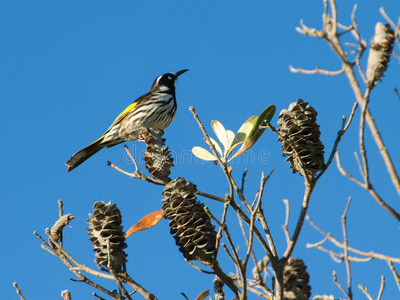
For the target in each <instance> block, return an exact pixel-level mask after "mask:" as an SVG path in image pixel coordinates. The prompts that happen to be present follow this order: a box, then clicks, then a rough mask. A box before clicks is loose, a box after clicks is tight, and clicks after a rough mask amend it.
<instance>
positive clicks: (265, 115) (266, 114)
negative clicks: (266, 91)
mask: <svg viewBox="0 0 400 300" xmlns="http://www.w3.org/2000/svg"><path fill="white" fill-rule="evenodd" d="M275 110H276V107H275V105H270V106H268V107H267V108H266V109H264V110H263V112H262V113H261V114H260V115H259V116H258V118H257V119H256V122H255V123H254V126H253V128H252V129H251V131H250V133H249V134H248V135H247V136H246V139H245V140H244V142H243V144H242V146H241V147H240V148H239V150H238V151H237V152H236V153H235V155H233V156H232V158H231V159H233V158H235V157H237V156H239V155H240V154H242V153H244V152H246V151H247V150H249V149H250V148H251V147H252V146H253V145H254V144H255V143H256V142H257V140H258V139H259V138H260V137H261V135H262V134H263V133H264V131H265V128H260V126H261V125H265V122H270V121H271V119H272V117H273V116H274V114H275Z"/></svg>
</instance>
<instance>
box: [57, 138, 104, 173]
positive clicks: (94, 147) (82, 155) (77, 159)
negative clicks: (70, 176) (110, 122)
mask: <svg viewBox="0 0 400 300" xmlns="http://www.w3.org/2000/svg"><path fill="white" fill-rule="evenodd" d="M103 137H104V136H102V137H101V138H99V139H98V140H97V141H94V142H93V143H91V144H90V145H89V146H87V147H85V148H83V149H82V150H79V151H78V152H76V153H75V154H74V155H72V156H71V158H70V159H69V160H68V161H67V162H66V163H65V164H66V165H67V166H68V169H67V172H70V171H72V170H73V169H75V168H76V167H77V166H79V165H80V164H81V163H83V162H84V161H85V160H87V159H88V158H89V157H91V156H92V155H94V154H96V153H97V152H99V151H100V150H101V149H103V148H104V147H106V145H102V144H101V142H102V141H103Z"/></svg>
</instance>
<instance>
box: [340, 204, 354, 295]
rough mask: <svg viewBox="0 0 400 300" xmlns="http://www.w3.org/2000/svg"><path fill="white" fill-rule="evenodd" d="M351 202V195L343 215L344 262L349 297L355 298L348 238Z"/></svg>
mask: <svg viewBox="0 0 400 300" xmlns="http://www.w3.org/2000/svg"><path fill="white" fill-rule="evenodd" d="M350 203H351V197H349V200H348V202H347V205H346V209H345V210H344V213H343V215H342V230H343V245H344V262H345V264H346V272H347V291H348V293H347V294H348V295H349V299H352V298H353V292H352V290H351V268H350V261H349V257H348V256H349V249H348V247H349V245H348V244H349V241H348V239H347V228H346V219H347V212H348V210H349V207H350Z"/></svg>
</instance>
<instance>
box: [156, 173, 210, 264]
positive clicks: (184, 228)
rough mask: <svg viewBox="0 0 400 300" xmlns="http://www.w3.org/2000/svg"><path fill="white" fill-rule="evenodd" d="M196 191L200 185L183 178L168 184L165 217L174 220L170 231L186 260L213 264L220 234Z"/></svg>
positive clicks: (170, 223)
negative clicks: (195, 193)
mask: <svg viewBox="0 0 400 300" xmlns="http://www.w3.org/2000/svg"><path fill="white" fill-rule="evenodd" d="M195 191H196V186H195V185H194V184H193V183H191V182H189V183H186V181H185V179H183V178H182V177H179V178H177V179H175V180H172V181H170V182H169V183H168V184H167V185H165V188H164V191H163V195H164V197H165V199H163V200H162V201H161V202H162V206H163V209H164V218H166V219H169V220H171V221H170V222H169V226H170V232H171V234H172V235H173V236H174V238H175V242H176V244H177V245H178V246H179V251H181V252H182V253H183V255H184V256H185V258H186V259H188V260H201V261H204V262H211V261H212V258H213V256H214V251H215V241H216V235H217V233H216V232H215V230H214V226H213V225H212V224H211V220H210V217H209V216H208V215H207V213H206V212H205V211H204V208H205V205H204V204H203V203H200V202H198V201H197V198H196V196H195V195H194V192H195Z"/></svg>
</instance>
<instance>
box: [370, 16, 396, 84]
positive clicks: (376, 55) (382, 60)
mask: <svg viewBox="0 0 400 300" xmlns="http://www.w3.org/2000/svg"><path fill="white" fill-rule="evenodd" d="M393 43H394V32H393V30H392V29H391V28H390V26H389V24H386V25H385V24H383V23H381V22H378V23H377V24H376V26H375V34H374V37H373V38H372V44H371V48H370V50H369V56H368V67H367V80H368V84H370V85H372V86H375V85H376V83H377V81H378V80H381V77H382V76H383V73H384V72H385V71H386V69H387V67H388V63H389V60H390V53H391V52H392V50H393Z"/></svg>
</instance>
